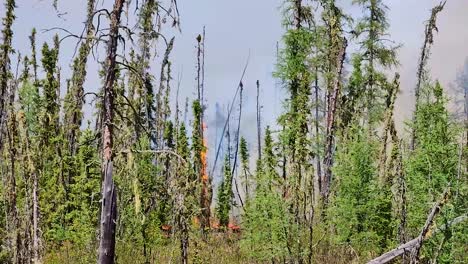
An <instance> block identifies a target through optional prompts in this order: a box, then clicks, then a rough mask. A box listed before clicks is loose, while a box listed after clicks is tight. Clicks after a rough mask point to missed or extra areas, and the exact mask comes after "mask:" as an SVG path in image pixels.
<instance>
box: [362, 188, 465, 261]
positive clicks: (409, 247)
mask: <svg viewBox="0 0 468 264" xmlns="http://www.w3.org/2000/svg"><path fill="white" fill-rule="evenodd" d="M448 198H449V188H447V190H446V191H445V192H444V194H443V195H442V199H441V200H439V201H438V202H437V203H436V204H435V205H434V206H433V207H432V209H431V212H430V213H429V215H428V217H427V219H426V223H425V224H424V227H423V229H422V230H421V233H420V234H419V236H417V237H416V238H414V239H413V240H410V241H408V242H406V243H405V244H403V245H400V246H398V247H397V248H395V249H392V250H390V251H388V252H387V253H385V254H383V255H380V256H379V257H377V258H375V259H373V260H371V261H369V262H367V264H384V263H388V262H390V261H392V260H393V259H395V258H396V257H398V256H401V255H403V254H405V253H409V252H411V263H417V262H415V261H417V260H418V258H419V252H420V250H421V247H422V244H423V242H424V241H425V240H427V239H429V238H430V237H431V236H433V235H434V234H436V233H438V232H440V231H443V230H444V228H439V229H436V230H435V231H434V232H429V231H430V229H431V227H432V224H433V222H434V218H435V217H436V215H437V214H438V213H439V212H440V209H441V208H442V206H444V204H445V203H446V202H447V200H448ZM467 218H468V217H467V215H462V216H459V217H457V218H455V219H453V220H452V221H451V222H450V223H449V224H448V225H447V226H446V227H445V228H447V227H450V226H453V225H456V224H459V223H461V222H463V221H465V220H466V219H467Z"/></svg>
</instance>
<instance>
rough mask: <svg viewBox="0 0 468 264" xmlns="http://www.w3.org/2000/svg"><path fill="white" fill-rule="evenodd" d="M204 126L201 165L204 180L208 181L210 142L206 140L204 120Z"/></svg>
mask: <svg viewBox="0 0 468 264" xmlns="http://www.w3.org/2000/svg"><path fill="white" fill-rule="evenodd" d="M202 128H203V149H202V151H201V155H200V156H201V162H202V167H201V176H202V181H203V182H207V181H208V173H207V172H206V168H207V151H208V143H207V140H206V123H205V122H203V125H202Z"/></svg>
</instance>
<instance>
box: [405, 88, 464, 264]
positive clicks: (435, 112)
mask: <svg viewBox="0 0 468 264" xmlns="http://www.w3.org/2000/svg"><path fill="white" fill-rule="evenodd" d="M423 92H424V93H425V95H426V98H427V100H426V101H425V102H422V103H420V105H419V107H418V109H417V112H416V118H415V120H416V122H415V123H414V124H412V126H414V128H415V131H416V133H417V138H418V144H417V146H416V148H415V150H414V152H413V153H411V154H410V155H409V157H408V159H407V162H406V168H407V172H406V173H407V175H408V177H407V178H408V200H409V201H408V233H409V234H410V236H414V235H416V234H418V233H419V232H420V229H421V226H423V225H424V223H425V220H426V218H427V214H428V211H429V210H430V208H431V207H432V205H433V203H434V202H436V201H438V200H440V199H441V194H442V193H443V192H444V190H445V189H446V188H448V187H449V186H450V190H451V191H450V193H451V198H450V200H449V203H448V204H447V205H445V206H444V208H443V209H442V212H441V218H440V219H439V220H437V224H436V226H444V224H447V223H448V222H450V221H451V220H452V219H454V218H455V217H458V216H460V215H462V214H464V213H466V208H467V207H466V206H467V204H466V199H464V198H466V175H460V173H463V171H460V169H461V167H460V166H461V164H460V162H461V160H460V157H461V156H460V150H459V148H460V147H459V146H458V142H457V138H458V136H459V135H460V133H459V129H458V128H457V127H456V126H455V124H454V123H453V121H452V120H451V119H450V116H449V113H448V111H447V108H446V104H447V99H446V97H445V96H444V94H443V89H442V87H441V85H440V84H439V83H438V82H436V83H435V85H428V86H426V87H425V89H424V90H423ZM466 230H467V225H466V224H461V225H460V226H459V227H456V228H455V229H453V230H451V229H448V230H447V232H443V233H442V234H439V235H438V236H436V237H435V238H434V239H433V240H431V241H430V242H429V243H428V244H429V245H428V246H427V247H426V248H425V251H424V252H423V256H424V257H426V258H431V256H437V257H438V262H441V263H463V262H464V261H465V260H466V258H465V257H463V254H461V252H460V250H459V248H460V247H462V246H461V245H462V243H463V242H464V241H466V240H467V239H468V238H467V235H466ZM442 241H443V242H442ZM439 247H440V248H439Z"/></svg>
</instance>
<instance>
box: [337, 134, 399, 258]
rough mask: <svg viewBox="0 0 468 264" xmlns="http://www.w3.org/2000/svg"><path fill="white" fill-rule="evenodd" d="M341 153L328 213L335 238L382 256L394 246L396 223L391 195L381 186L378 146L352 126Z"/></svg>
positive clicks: (340, 146)
mask: <svg viewBox="0 0 468 264" xmlns="http://www.w3.org/2000/svg"><path fill="white" fill-rule="evenodd" d="M338 149H339V151H338V153H337V156H336V165H335V166H334V168H333V172H334V175H335V177H336V187H335V189H336V191H335V194H334V198H333V199H332V200H333V201H332V204H333V206H331V207H330V209H329V210H330V216H329V217H330V219H331V220H332V222H333V224H334V226H335V228H336V234H337V236H336V238H337V239H338V241H339V242H340V243H343V242H345V243H349V244H350V245H351V246H352V247H353V248H355V249H356V250H357V251H358V252H359V253H362V254H364V253H365V252H382V251H384V250H385V249H387V248H388V247H389V244H392V243H389V242H390V241H387V240H390V239H392V238H393V237H392V235H393V229H394V222H393V220H392V215H391V213H392V208H391V199H392V196H391V192H389V191H388V190H385V188H382V187H381V186H379V178H378V169H377V158H378V145H377V142H376V141H375V140H374V139H373V138H371V137H369V133H368V131H367V130H366V129H364V128H363V127H361V126H357V125H353V126H352V127H351V129H350V132H349V134H348V138H347V139H345V140H343V142H340V144H339V148H338ZM387 188H388V187H387Z"/></svg>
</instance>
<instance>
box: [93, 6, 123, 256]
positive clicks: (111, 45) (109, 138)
mask: <svg viewBox="0 0 468 264" xmlns="http://www.w3.org/2000/svg"><path fill="white" fill-rule="evenodd" d="M124 2H125V0H115V3H114V9H113V11H112V13H111V16H110V19H111V21H110V32H109V40H108V46H107V63H106V64H107V65H106V66H107V69H106V70H107V73H106V79H105V85H104V123H103V127H102V135H103V139H102V140H103V141H102V142H103V144H102V147H103V170H102V174H103V183H102V200H101V222H100V225H101V226H100V241H99V259H98V263H100V264H112V263H114V256H115V228H116V219H117V190H116V188H115V186H114V182H113V179H112V170H113V162H112V160H113V155H112V147H113V114H114V113H113V107H114V82H115V72H116V56H117V46H118V38H119V25H120V16H121V14H122V9H123V5H124Z"/></svg>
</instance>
